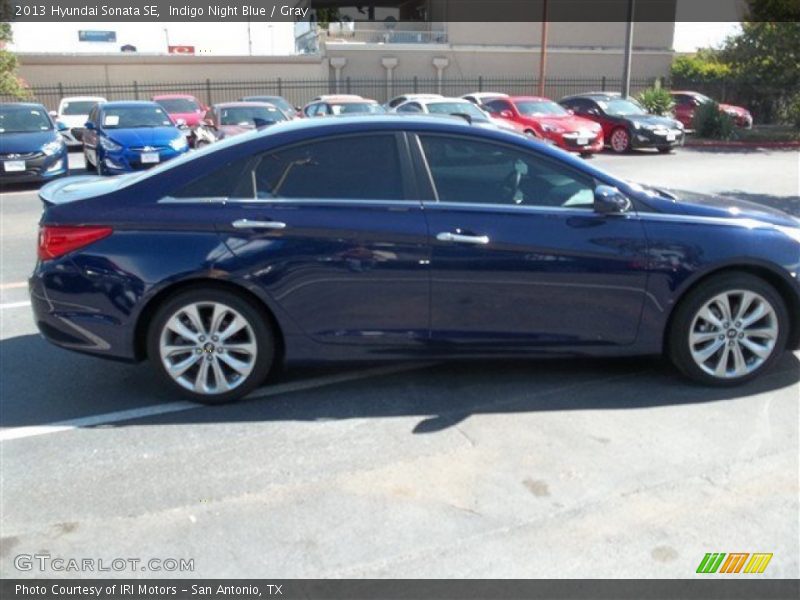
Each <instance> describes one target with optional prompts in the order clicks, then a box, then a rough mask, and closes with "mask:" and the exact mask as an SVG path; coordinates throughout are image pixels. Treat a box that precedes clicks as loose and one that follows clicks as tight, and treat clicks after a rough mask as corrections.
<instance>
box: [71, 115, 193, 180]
mask: <svg viewBox="0 0 800 600" xmlns="http://www.w3.org/2000/svg"><path fill="white" fill-rule="evenodd" d="M187 150H189V145H188V143H187V142H186V137H185V136H184V134H183V132H181V131H180V130H179V129H178V128H177V127H176V126H175V123H174V122H173V121H172V119H170V117H169V115H168V114H167V113H166V111H165V110H164V109H163V108H162V107H161V106H160V105H159V104H157V103H155V102H146V101H130V102H106V103H104V104H98V105H96V106H95V107H94V108H93V109H92V112H91V113H90V114H89V119H88V121H87V122H86V131H85V132H84V135H83V154H84V158H85V159H86V170H88V171H94V170H96V171H97V172H98V173H99V174H101V175H114V174H118V173H127V172H129V171H139V170H141V169H149V168H150V167H152V166H153V165H157V164H158V163H162V162H165V161H168V160H170V159H172V158H175V157H176V156H178V155H179V154H183V153H184V152H186V151H187Z"/></svg>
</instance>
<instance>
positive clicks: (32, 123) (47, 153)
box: [0, 102, 69, 184]
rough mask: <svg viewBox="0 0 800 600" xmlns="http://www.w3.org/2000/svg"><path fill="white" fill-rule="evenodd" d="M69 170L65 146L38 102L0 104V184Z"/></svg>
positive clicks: (49, 176) (51, 176)
mask: <svg viewBox="0 0 800 600" xmlns="http://www.w3.org/2000/svg"><path fill="white" fill-rule="evenodd" d="M68 171H69V158H68V156H67V147H66V145H65V144H64V140H63V139H61V135H60V134H59V132H58V127H57V125H56V124H55V123H54V122H53V120H52V119H51V118H50V115H48V114H47V109H46V108H45V107H44V106H42V105H41V104H34V103H30V102H14V103H2V104H0V184H5V183H27V182H33V181H49V180H51V179H55V178H56V177H61V176H62V175H66V174H67V173H68Z"/></svg>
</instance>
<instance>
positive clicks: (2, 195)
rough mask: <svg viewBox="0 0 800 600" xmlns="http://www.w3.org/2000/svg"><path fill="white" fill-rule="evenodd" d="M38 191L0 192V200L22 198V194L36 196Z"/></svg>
mask: <svg viewBox="0 0 800 600" xmlns="http://www.w3.org/2000/svg"><path fill="white" fill-rule="evenodd" d="M38 193H39V190H20V191H17V192H0V198H2V197H4V196H22V195H24V194H38Z"/></svg>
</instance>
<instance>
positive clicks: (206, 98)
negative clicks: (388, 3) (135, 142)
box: [0, 76, 656, 110]
mask: <svg viewBox="0 0 800 600" xmlns="http://www.w3.org/2000/svg"><path fill="white" fill-rule="evenodd" d="M655 81H656V80H655V78H639V79H633V80H632V81H631V92H632V93H638V92H639V91H641V90H643V89H645V88H648V87H652V86H653V85H654V84H655ZM621 85H622V81H621V79H620V78H608V77H590V78H563V77H562V78H548V79H546V81H545V95H546V96H547V97H549V98H553V99H554V100H558V99H560V98H562V97H564V96H567V95H570V94H577V93H580V92H588V91H597V90H605V91H619V89H620V87H621ZM538 87H539V82H538V80H537V79H536V78H535V77H530V78H525V77H495V76H492V77H472V78H447V77H445V78H443V79H442V80H439V79H437V78H436V77H406V78H395V79H394V80H393V81H392V82H387V81H386V79H385V78H364V77H343V78H341V80H340V81H339V82H338V83H337V82H336V81H335V80H334V79H332V78H331V79H282V78H277V79H261V80H256V79H254V80H249V81H212V80H210V79H206V80H204V81H183V82H176V81H173V82H157V83H153V82H138V81H133V82H131V83H129V84H80V85H73V84H69V85H65V84H61V83H55V84H52V85H35V86H32V87H31V88H30V93H31V97H32V99H34V100H36V101H38V102H41V103H42V104H44V105H45V106H46V107H47V108H48V110H55V109H57V108H58V103H59V101H60V100H61V98H64V97H67V96H103V97H104V98H107V99H108V100H149V99H150V98H151V97H152V96H154V95H157V94H168V93H185V94H192V95H193V96H196V97H197V98H198V99H200V100H202V101H203V102H205V103H207V104H209V105H210V104H214V103H217V102H229V101H233V100H238V99H239V98H241V97H243V96H254V95H259V94H263V95H278V96H283V97H285V98H286V99H287V100H289V102H291V103H293V104H296V105H302V104H305V103H306V102H308V101H309V100H311V99H312V98H314V97H315V96H319V95H321V94H333V93H342V94H359V95H361V96H364V97H367V98H373V99H375V100H377V101H378V102H386V101H387V100H388V99H389V98H391V97H393V96H395V95H399V94H402V93H411V92H414V93H440V94H443V95H445V96H461V95H463V94H466V93H469V92H476V91H497V92H505V93H507V94H512V95H524V94H536V93H537V92H538ZM0 99H1V100H3V101H6V102H8V101H13V100H14V99H13V98H10V97H0Z"/></svg>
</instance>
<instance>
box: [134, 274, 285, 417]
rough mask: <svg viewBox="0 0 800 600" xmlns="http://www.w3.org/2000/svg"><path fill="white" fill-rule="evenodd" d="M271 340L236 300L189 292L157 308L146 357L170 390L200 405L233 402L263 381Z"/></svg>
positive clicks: (261, 321) (257, 316)
mask: <svg viewBox="0 0 800 600" xmlns="http://www.w3.org/2000/svg"><path fill="white" fill-rule="evenodd" d="M274 340H275V337H274V335H273V332H272V328H271V327H270V325H269V322H268V320H267V318H265V315H264V314H263V313H262V312H261V311H260V310H259V308H258V307H257V306H255V305H254V304H253V303H251V302H250V301H248V300H247V299H245V298H243V297H241V296H239V295H238V294H235V293H232V292H229V291H227V290H219V289H213V288H192V289H189V290H186V291H184V292H181V293H178V294H177V295H175V296H174V297H172V298H170V299H169V300H167V301H166V302H165V303H164V304H163V305H161V306H160V307H159V308H158V310H157V311H156V314H155V315H154V317H153V319H152V321H151V324H150V328H149V331H148V339H147V351H148V356H149V358H150V360H151V362H152V364H153V366H154V367H155V369H156V371H157V373H158V374H159V375H160V377H161V379H162V381H164V382H165V383H166V384H167V385H168V386H169V387H171V388H172V389H174V390H177V391H179V392H181V393H183V394H184V395H186V396H189V397H190V398H191V399H192V400H195V401H197V402H202V403H204V404H222V403H225V402H232V401H234V400H238V399H239V398H241V397H242V396H245V395H246V394H248V393H249V392H250V391H252V390H253V389H255V388H256V387H257V386H258V385H259V384H261V382H263V381H264V379H265V378H266V377H267V374H268V373H269V370H270V368H271V366H272V363H273V360H274V357H275V342H274Z"/></svg>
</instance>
